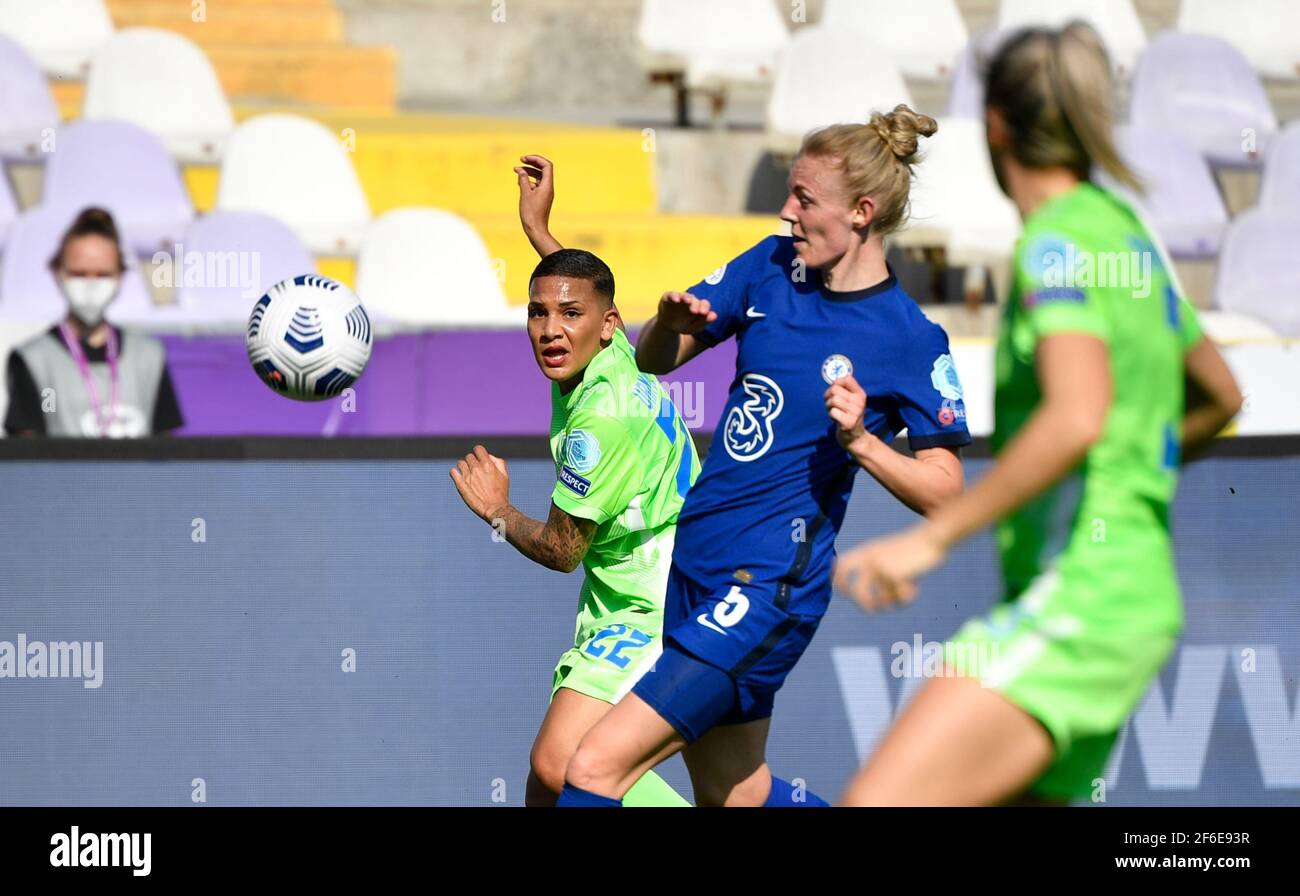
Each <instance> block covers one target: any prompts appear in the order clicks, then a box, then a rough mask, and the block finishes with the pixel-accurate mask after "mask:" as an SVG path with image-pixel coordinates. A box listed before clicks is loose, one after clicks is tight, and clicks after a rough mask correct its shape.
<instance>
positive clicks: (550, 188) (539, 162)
mask: <svg viewBox="0 0 1300 896" xmlns="http://www.w3.org/2000/svg"><path fill="white" fill-rule="evenodd" d="M519 161H521V162H523V163H524V164H523V165H521V166H517V167H516V168H515V169H514V171H515V175H516V177H518V179H519V223H521V224H522V225H523V227H524V236H526V237H528V242H530V243H532V246H533V249H534V250H535V251H536V252H537V254H538V255H539V256H541V257H542V258H545V257H546V256H548V255H550V254H551V253H552V252H558V251H559V250H561V249H563V248H564V246H562V245H560V241H559V240H557V239H556V238H555V237H553V236H551V230H550V221H551V205H552V203H554V202H555V166H554V165H553V164H551V161H550V160H549V159H547V158H545V157H543V156H536V155H528V156H520V158H519Z"/></svg>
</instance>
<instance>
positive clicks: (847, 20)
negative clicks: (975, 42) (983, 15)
mask: <svg viewBox="0 0 1300 896" xmlns="http://www.w3.org/2000/svg"><path fill="white" fill-rule="evenodd" d="M821 25H822V26H823V27H825V28H830V29H833V30H837V31H838V30H846V31H855V32H857V33H858V34H863V35H865V36H866V37H867V38H868V39H870V40H871V41H873V42H874V43H876V44H879V45H880V46H881V47H882V48H883V49H884V50H885V51H886V52H887V53H889V55H891V56H893V57H894V61H896V62H897V63H898V66H899V68H901V69H902V70H903V74H904V75H906V76H908V77H909V78H917V79H938V78H948V77H951V75H952V73H953V69H954V67H955V66H956V64H957V59H958V57H959V56H960V55H961V52H962V50H963V49H964V48H965V46H966V42H967V39H968V35H967V33H966V23H965V22H964V21H963V20H962V17H961V11H960V10H959V9H957V4H956V3H955V2H954V0H908V2H906V3H899V2H898V0H826V6H825V9H824V10H823V11H822V17H821Z"/></svg>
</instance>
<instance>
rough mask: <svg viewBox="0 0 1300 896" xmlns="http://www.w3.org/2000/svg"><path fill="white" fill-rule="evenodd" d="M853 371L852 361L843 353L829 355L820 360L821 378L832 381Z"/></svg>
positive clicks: (828, 381)
mask: <svg viewBox="0 0 1300 896" xmlns="http://www.w3.org/2000/svg"><path fill="white" fill-rule="evenodd" d="M852 373H853V362H852V361H850V360H849V359H848V358H846V357H844V356H843V355H831V356H830V357H829V358H827V359H826V360H825V361H823V362H822V379H824V380H825V381H826V382H827V383H828V384H830V383H834V382H835V381H836V380H838V379H842V378H844V377H846V376H849V375H850V374H852Z"/></svg>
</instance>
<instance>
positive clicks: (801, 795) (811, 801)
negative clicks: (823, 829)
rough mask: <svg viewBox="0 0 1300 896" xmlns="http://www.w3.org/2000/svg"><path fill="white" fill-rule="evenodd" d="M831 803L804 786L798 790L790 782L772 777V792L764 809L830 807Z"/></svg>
mask: <svg viewBox="0 0 1300 896" xmlns="http://www.w3.org/2000/svg"><path fill="white" fill-rule="evenodd" d="M829 805H830V803H828V802H826V801H825V800H824V799H822V798H821V797H819V796H818V795H817V794H815V793H813V792H812V791H811V790H809V789H808V788H806V787H803V786H802V785H801V786H800V787H799V788H798V789H797V790H796V789H795V786H794V785H793V784H791V783H790V782H789V781H783V780H782V779H780V778H778V777H776V776H775V775H773V776H772V792H771V793H769V794H768V795H767V802H766V803H764V804H763V807H764V808H768V809H770V808H791V807H796V808H798V807H804V806H829Z"/></svg>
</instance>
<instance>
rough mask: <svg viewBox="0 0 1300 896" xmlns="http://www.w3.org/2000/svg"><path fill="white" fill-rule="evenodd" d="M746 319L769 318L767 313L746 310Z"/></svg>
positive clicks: (752, 309)
mask: <svg viewBox="0 0 1300 896" xmlns="http://www.w3.org/2000/svg"><path fill="white" fill-rule="evenodd" d="M745 317H767V312H765V311H758V310H756V309H754V308H746V309H745Z"/></svg>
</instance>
